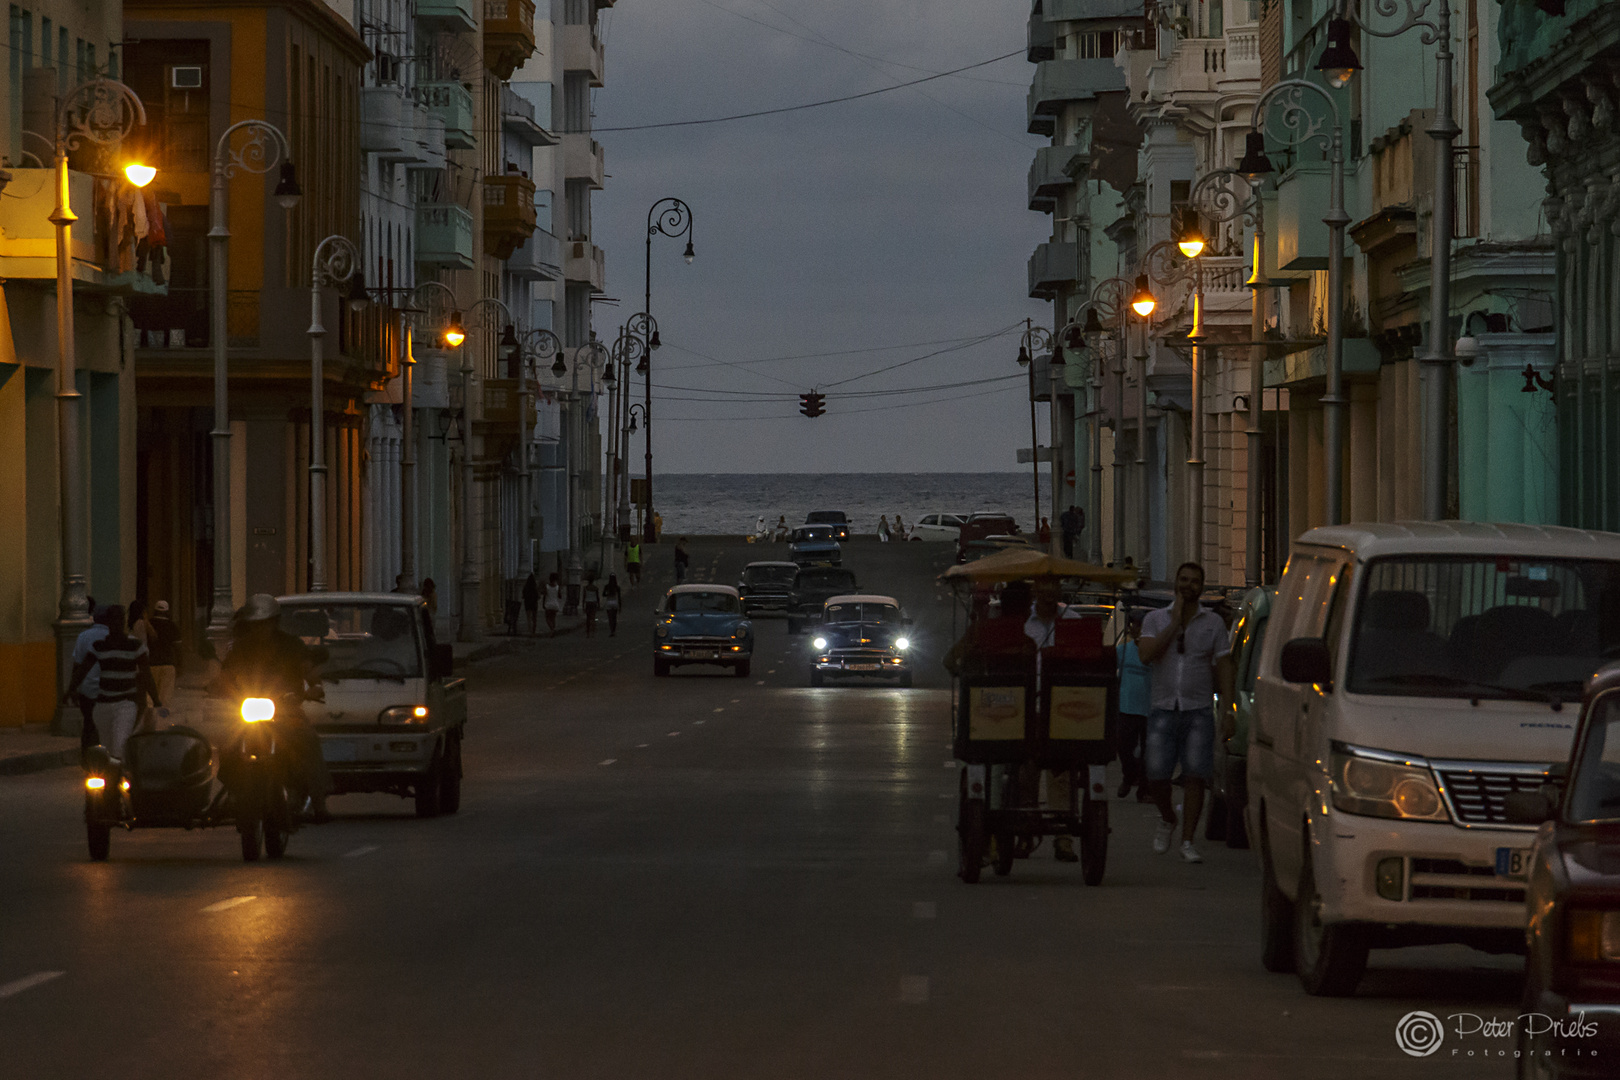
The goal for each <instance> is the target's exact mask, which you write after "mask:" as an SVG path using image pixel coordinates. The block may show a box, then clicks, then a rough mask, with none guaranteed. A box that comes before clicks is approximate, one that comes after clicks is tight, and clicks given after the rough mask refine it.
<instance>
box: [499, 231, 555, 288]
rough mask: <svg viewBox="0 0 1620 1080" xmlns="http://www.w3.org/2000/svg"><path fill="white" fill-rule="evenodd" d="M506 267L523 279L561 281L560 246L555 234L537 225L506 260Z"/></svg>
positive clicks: (514, 275)
mask: <svg viewBox="0 0 1620 1080" xmlns="http://www.w3.org/2000/svg"><path fill="white" fill-rule="evenodd" d="M506 269H507V271H508V272H509V273H510V274H511V275H512V276H513V277H516V278H522V279H523V280H525V281H561V280H562V276H563V271H562V246H561V245H560V244H559V243H558V242H557V238H556V237H555V236H553V235H551V233H549V232H547V231H546V230H545V229H541V228H538V227H537V228H536V229H535V230H534V234H533V235H532V236H530V237H529V238H528V239H527V240H525V241H523V244H522V245H521V246H520V247H519V248H518V249H517V250H516V251H514V252H512V257H511V258H509V259H507V260H506Z"/></svg>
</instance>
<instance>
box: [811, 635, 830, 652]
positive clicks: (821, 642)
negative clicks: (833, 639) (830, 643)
mask: <svg viewBox="0 0 1620 1080" xmlns="http://www.w3.org/2000/svg"><path fill="white" fill-rule="evenodd" d="M810 644H812V645H814V646H815V647H816V651H817V652H821V651H822V650H824V649H826V647H827V639H826V638H824V637H818V638H816V640H814V641H812V642H811V643H810Z"/></svg>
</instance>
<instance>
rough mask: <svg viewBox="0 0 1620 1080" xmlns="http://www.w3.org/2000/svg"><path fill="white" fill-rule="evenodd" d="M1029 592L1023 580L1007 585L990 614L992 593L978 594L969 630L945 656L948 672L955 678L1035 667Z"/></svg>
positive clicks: (976, 594) (970, 617)
mask: <svg viewBox="0 0 1620 1080" xmlns="http://www.w3.org/2000/svg"><path fill="white" fill-rule="evenodd" d="M1029 606H1030V589H1029V584H1028V583H1027V582H1023V581H1013V582H1009V583H1007V585H1005V586H1004V587H1003V588H1002V590H1001V605H1000V609H999V611H998V612H997V613H996V614H995V615H991V614H990V611H989V594H988V593H983V594H980V593H977V592H976V593H975V595H974V605H973V611H972V613H971V614H970V615H969V617H968V625H967V631H966V632H965V633H964V634H963V635H962V636H961V638H959V639H958V640H957V642H956V644H955V645H952V646H951V647H950V650H949V651H948V652H946V654H945V670H946V671H948V672H950V673H951V674H952V675H962V674H969V673H976V672H982V671H984V670H986V669H987V668H990V667H996V668H1006V667H1010V666H1015V665H1016V666H1028V667H1029V668H1031V669H1033V668H1034V666H1035V659H1036V658H1035V643H1034V642H1033V641H1031V640H1030V639H1029V635H1028V633H1027V632H1026V631H1025V630H1024V627H1025V624H1026V622H1027V621H1028V619H1029Z"/></svg>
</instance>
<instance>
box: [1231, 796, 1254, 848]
mask: <svg viewBox="0 0 1620 1080" xmlns="http://www.w3.org/2000/svg"><path fill="white" fill-rule="evenodd" d="M1226 846H1227V847H1229V848H1236V849H1238V850H1239V851H1247V850H1248V849H1249V826H1248V825H1247V824H1246V823H1245V822H1244V820H1243V804H1242V803H1239V802H1233V801H1232V800H1230V799H1228V800H1227V802H1226Z"/></svg>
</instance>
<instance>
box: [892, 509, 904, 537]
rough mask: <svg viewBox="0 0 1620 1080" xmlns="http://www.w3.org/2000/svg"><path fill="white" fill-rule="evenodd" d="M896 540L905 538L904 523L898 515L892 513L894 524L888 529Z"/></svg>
mask: <svg viewBox="0 0 1620 1080" xmlns="http://www.w3.org/2000/svg"><path fill="white" fill-rule="evenodd" d="M889 531H890V532H891V533H892V534H893V535H894V538H895V539H896V540H904V539H905V538H906V523H905V522H903V521H901V520H900V515H899V514H896V515H894V526H893V527H892V528H891V529H890V530H889Z"/></svg>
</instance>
